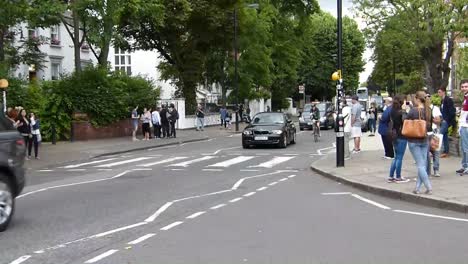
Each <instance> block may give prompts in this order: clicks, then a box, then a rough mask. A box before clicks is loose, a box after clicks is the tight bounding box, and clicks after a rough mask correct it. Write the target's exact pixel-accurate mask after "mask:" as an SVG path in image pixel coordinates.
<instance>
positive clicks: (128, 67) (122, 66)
mask: <svg viewBox="0 0 468 264" xmlns="http://www.w3.org/2000/svg"><path fill="white" fill-rule="evenodd" d="M114 51H115V55H114V70H115V71H116V72H120V73H122V74H127V75H132V55H130V54H128V53H126V52H125V51H123V50H121V49H119V48H114Z"/></svg>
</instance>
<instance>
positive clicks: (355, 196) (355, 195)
mask: <svg viewBox="0 0 468 264" xmlns="http://www.w3.org/2000/svg"><path fill="white" fill-rule="evenodd" d="M351 196H353V197H354V198H357V199H359V200H361V201H363V202H366V203H369V204H372V205H374V206H377V207H379V208H382V209H385V210H390V209H391V208H390V207H388V206H385V205H383V204H379V203H377V202H374V201H371V200H369V199H366V198H364V197H362V196H360V195H357V194H351Z"/></svg>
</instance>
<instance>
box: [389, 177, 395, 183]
mask: <svg viewBox="0 0 468 264" xmlns="http://www.w3.org/2000/svg"><path fill="white" fill-rule="evenodd" d="M387 182H388V183H392V182H395V179H394V178H388V179H387Z"/></svg>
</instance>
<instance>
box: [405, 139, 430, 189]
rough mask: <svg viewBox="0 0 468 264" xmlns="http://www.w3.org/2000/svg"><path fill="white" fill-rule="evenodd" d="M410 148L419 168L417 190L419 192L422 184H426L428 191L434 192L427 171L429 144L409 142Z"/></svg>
mask: <svg viewBox="0 0 468 264" xmlns="http://www.w3.org/2000/svg"><path fill="white" fill-rule="evenodd" d="M408 146H409V149H410V151H411V154H412V155H413V159H414V160H415V161H416V167H417V168H418V180H417V181H416V188H415V190H416V191H418V192H419V191H420V189H421V185H422V184H424V186H425V187H426V190H428V191H429V190H432V185H431V182H430V181H429V176H428V175H427V170H426V165H427V152H428V151H427V150H428V147H429V144H427V141H426V142H424V143H414V142H409V143H408Z"/></svg>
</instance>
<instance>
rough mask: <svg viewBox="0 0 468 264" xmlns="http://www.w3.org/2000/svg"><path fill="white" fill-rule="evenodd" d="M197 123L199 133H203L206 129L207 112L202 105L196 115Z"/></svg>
mask: <svg viewBox="0 0 468 264" xmlns="http://www.w3.org/2000/svg"><path fill="white" fill-rule="evenodd" d="M196 123H197V131H200V130H201V131H203V130H204V129H205V112H204V111H203V108H202V107H201V105H199V106H198V107H197V113H196Z"/></svg>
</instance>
